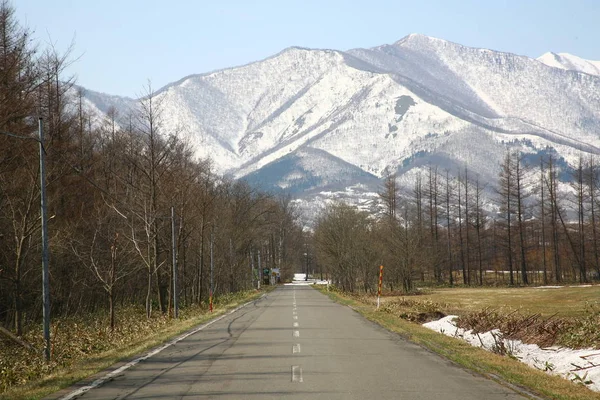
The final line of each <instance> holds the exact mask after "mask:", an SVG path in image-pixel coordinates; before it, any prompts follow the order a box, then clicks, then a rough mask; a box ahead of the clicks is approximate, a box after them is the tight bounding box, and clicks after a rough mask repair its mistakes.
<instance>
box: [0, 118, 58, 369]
mask: <svg viewBox="0 0 600 400" xmlns="http://www.w3.org/2000/svg"><path fill="white" fill-rule="evenodd" d="M0 134H2V135H6V136H10V137H14V138H17V139H24V140H35V141H36V142H38V143H39V146H40V219H41V221H42V226H41V228H42V229H41V231H42V305H43V308H42V315H43V318H44V357H45V359H46V361H50V279H49V272H48V214H47V207H46V161H45V160H46V152H45V150H44V123H43V120H42V118H41V117H40V118H39V119H38V138H37V139H36V138H34V137H28V136H20V135H15V134H13V133H10V132H2V131H0Z"/></svg>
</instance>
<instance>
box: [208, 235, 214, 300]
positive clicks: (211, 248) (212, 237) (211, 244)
mask: <svg viewBox="0 0 600 400" xmlns="http://www.w3.org/2000/svg"><path fill="white" fill-rule="evenodd" d="M214 242H215V227H214V226H213V228H212V232H210V291H209V293H208V307H209V309H210V312H212V310H213V289H214V286H213V271H214V269H215V260H214V257H213V245H214Z"/></svg>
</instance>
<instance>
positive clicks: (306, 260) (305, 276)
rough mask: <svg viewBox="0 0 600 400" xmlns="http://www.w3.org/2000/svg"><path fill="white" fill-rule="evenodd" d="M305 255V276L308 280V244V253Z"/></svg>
mask: <svg viewBox="0 0 600 400" xmlns="http://www.w3.org/2000/svg"><path fill="white" fill-rule="evenodd" d="M304 255H305V256H306V276H305V277H304V281H308V246H306V253H304Z"/></svg>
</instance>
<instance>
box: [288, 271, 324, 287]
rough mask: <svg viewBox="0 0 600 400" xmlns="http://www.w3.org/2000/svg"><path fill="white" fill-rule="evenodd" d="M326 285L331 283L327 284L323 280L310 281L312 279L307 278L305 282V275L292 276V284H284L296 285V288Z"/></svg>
mask: <svg viewBox="0 0 600 400" xmlns="http://www.w3.org/2000/svg"><path fill="white" fill-rule="evenodd" d="M327 283H330V284H331V282H327V281H324V280H319V279H312V278H308V280H306V274H305V273H299V274H298V273H296V274H294V280H293V281H292V283H286V285H296V286H308V285H327Z"/></svg>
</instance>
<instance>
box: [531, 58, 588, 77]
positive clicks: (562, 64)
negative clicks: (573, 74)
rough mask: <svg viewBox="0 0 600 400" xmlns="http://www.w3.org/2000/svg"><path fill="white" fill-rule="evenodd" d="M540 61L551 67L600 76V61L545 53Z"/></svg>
mask: <svg viewBox="0 0 600 400" xmlns="http://www.w3.org/2000/svg"><path fill="white" fill-rule="evenodd" d="M538 61H541V62H543V63H544V64H546V65H549V66H551V67H556V68H561V69H567V70H570V71H578V72H585V73H586V74H590V75H598V76H600V61H591V60H585V59H583V58H580V57H577V56H574V55H572V54H569V53H558V54H556V53H545V54H543V55H542V56H541V57H538Z"/></svg>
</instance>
